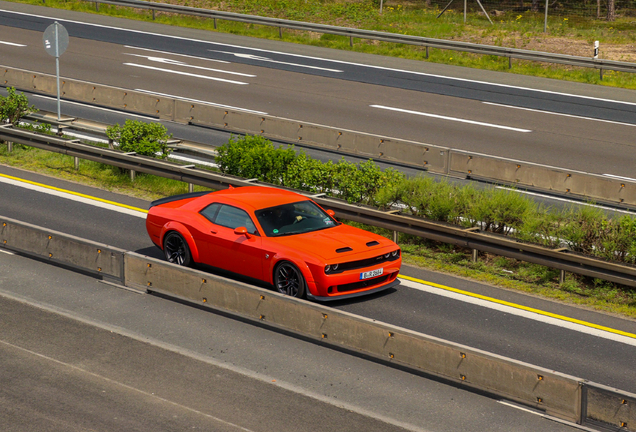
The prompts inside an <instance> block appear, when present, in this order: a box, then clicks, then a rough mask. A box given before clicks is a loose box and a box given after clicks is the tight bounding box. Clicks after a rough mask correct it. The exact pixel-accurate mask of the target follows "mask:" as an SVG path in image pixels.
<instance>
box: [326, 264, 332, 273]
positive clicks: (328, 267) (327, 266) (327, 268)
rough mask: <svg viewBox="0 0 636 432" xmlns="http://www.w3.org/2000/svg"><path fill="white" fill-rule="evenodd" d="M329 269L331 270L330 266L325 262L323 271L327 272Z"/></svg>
mask: <svg viewBox="0 0 636 432" xmlns="http://www.w3.org/2000/svg"><path fill="white" fill-rule="evenodd" d="M330 270H331V266H330V265H328V264H327V265H326V266H325V273H329V271H330Z"/></svg>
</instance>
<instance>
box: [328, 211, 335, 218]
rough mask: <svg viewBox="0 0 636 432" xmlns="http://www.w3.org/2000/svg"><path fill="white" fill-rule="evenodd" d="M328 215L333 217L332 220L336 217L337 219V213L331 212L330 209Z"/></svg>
mask: <svg viewBox="0 0 636 432" xmlns="http://www.w3.org/2000/svg"><path fill="white" fill-rule="evenodd" d="M327 214H328V215H329V216H331V217H332V218H335V217H336V212H335V211H333V210H331V209H330V210H327Z"/></svg>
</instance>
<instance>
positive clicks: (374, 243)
mask: <svg viewBox="0 0 636 432" xmlns="http://www.w3.org/2000/svg"><path fill="white" fill-rule="evenodd" d="M379 244H380V242H377V241H375V240H373V241H370V242H369V243H367V246H368V247H371V246H377V245H379Z"/></svg>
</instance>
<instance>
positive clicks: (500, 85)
mask: <svg viewBox="0 0 636 432" xmlns="http://www.w3.org/2000/svg"><path fill="white" fill-rule="evenodd" d="M170 37H175V36H170ZM206 43H209V44H214V45H221V46H227V47H231V48H240V49H248V50H251V51H259V52H266V53H272V54H281V55H286V56H291V57H300V58H307V59H310V60H321V61H324V62H331V63H339V64H346V65H352V66H359V67H365V68H369V69H379V70H387V71H391V72H403V73H406V74H412V75H419V76H428V77H434V78H442V79H447V80H451V81H462V82H470V83H475V84H484V85H491V86H495V87H503V88H511V89H516V90H527V91H532V92H538V93H547V94H554V95H559V96H570V97H574V98H581V99H587V100H596V101H602V102H614V103H617V104H623V105H632V106H636V102H625V101H619V100H614V99H603V98H596V97H592V96H581V95H576V94H571V93H561V92H554V91H551V90H541V89H534V88H530V87H520V86H513V85H509V84H500V83H494V82H489V81H477V80H471V79H468V78H457V77H449V76H446V75H437V74H430V73H426V72H415V71H409V70H404V69H395V68H388V67H384V66H376V65H368V64H363V63H353V62H348V61H344V60H334V59H324V58H321V57H312V56H306V55H302V54H292V53H286V52H281V51H272V50H266V49H260V48H251V47H245V46H241V45H232V44H225V43H219V42H207V41H206Z"/></svg>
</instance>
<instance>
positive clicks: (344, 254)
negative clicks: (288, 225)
mask: <svg viewBox="0 0 636 432" xmlns="http://www.w3.org/2000/svg"><path fill="white" fill-rule="evenodd" d="M275 241H276V242H277V243H279V244H282V245H285V246H288V247H290V248H294V249H297V250H301V251H303V252H305V253H309V254H312V255H314V256H316V257H317V258H320V259H322V260H324V261H326V262H327V263H330V262H333V263H338V262H346V261H351V260H355V259H362V258H365V257H373V256H376V255H379V254H381V253H384V252H385V250H386V247H387V246H395V244H394V243H393V242H392V241H391V240H388V239H387V238H384V237H382V236H380V235H377V234H374V233H371V232H369V231H364V230H361V229H359V228H354V227H351V226H349V225H344V224H342V225H338V226H337V227H333V228H328V229H324V230H319V231H314V232H310V233H304V234H296V235H291V236H285V237H278V238H275ZM374 241H375V242H377V243H378V244H373V245H371V246H367V244H368V243H370V242H374ZM395 247H396V248H397V246H395ZM349 249H351V250H349Z"/></svg>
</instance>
